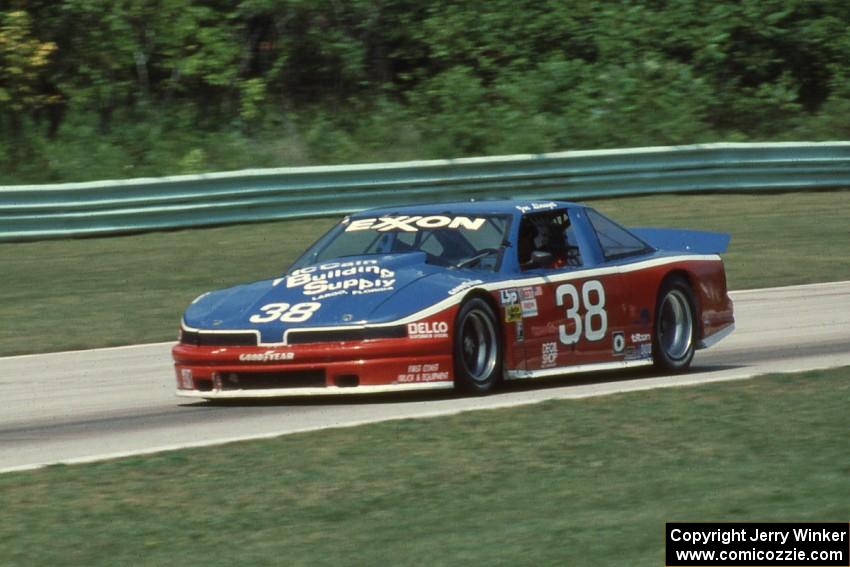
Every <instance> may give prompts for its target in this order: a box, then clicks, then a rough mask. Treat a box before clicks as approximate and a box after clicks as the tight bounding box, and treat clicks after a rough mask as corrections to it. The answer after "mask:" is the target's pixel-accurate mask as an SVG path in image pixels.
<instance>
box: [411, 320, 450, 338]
mask: <svg viewBox="0 0 850 567" xmlns="http://www.w3.org/2000/svg"><path fill="white" fill-rule="evenodd" d="M407 336H408V338H411V339H447V338H448V337H449V324H448V323H446V322H445V321H432V322H430V323H428V322H421V323H408V324H407Z"/></svg>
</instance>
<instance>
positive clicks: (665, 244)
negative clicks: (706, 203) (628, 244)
mask: <svg viewBox="0 0 850 567" xmlns="http://www.w3.org/2000/svg"><path fill="white" fill-rule="evenodd" d="M629 230H631V231H632V232H633V233H634V234H635V235H637V236H638V237H640V238H641V239H643V240H645V241H646V242H648V243H649V244H651V245H652V246H654V247H655V248H658V249H659V250H668V251H670V252H691V253H694V254H722V253H723V252H726V249H727V248H728V247H729V241H730V240H731V239H732V237H731V236H730V235H729V234H727V233H725V232H706V231H702V230H684V229H680V228H632V229H629Z"/></svg>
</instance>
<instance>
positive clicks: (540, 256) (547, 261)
mask: <svg viewBox="0 0 850 567" xmlns="http://www.w3.org/2000/svg"><path fill="white" fill-rule="evenodd" d="M554 261H555V257H554V256H552V253H551V252H545V251H543V250H535V251H534V252H532V253H531V265H532V266H538V267H543V266H550V265H552V263H553V262H554Z"/></svg>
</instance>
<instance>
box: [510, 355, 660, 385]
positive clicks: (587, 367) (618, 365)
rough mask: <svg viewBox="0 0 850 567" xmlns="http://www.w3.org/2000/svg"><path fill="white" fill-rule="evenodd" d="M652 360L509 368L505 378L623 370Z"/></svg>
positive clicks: (647, 364) (518, 378)
mask: <svg viewBox="0 0 850 567" xmlns="http://www.w3.org/2000/svg"><path fill="white" fill-rule="evenodd" d="M651 365H652V360H617V361H615V362H599V363H597V364H580V365H578V366H561V367H558V368H541V369H540V370H508V371H507V372H506V373H505V378H506V379H508V380H525V379H528V378H543V377H545V376H562V375H564V374H579V373H582V372H596V371H599V370H621V369H623V368H635V367H638V366H651Z"/></svg>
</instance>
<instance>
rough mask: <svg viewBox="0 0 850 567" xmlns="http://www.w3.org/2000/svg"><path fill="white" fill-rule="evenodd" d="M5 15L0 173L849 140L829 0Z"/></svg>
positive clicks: (98, 7)
mask: <svg viewBox="0 0 850 567" xmlns="http://www.w3.org/2000/svg"><path fill="white" fill-rule="evenodd" d="M0 22H2V26H0V106H2V111H0V116H2V122H0V134H2V136H0V140H2V141H0V149H5V150H6V151H5V152H4V153H3V154H0V173H2V175H3V177H4V178H5V180H8V182H40V181H51V180H80V179H91V178H94V177H95V176H104V177H126V176H132V175H138V174H145V175H162V174H172V173H182V172H186V171H195V170H197V168H199V167H208V168H210V169H233V168H244V167H258V166H265V165H298V164H305V163H330V162H358V161H374V160H378V161H381V160H392V159H404V158H408V157H415V158H433V157H457V156H464V155H485V154H503V153H516V152H545V151H558V150H567V149H589V148H600V147H622V146H638V145H655V144H679V143H692V142H710V141H722V140H729V141H751V140H752V141H762V140H784V139H812V140H816V139H836V138H838V139H841V138H847V137H848V135H850V122H848V118H847V116H848V112H847V110H848V107H850V86H848V85H850V76H848V75H850V72H848V70H847V61H850V4H847V3H846V2H843V1H841V0H823V1H819V2H810V1H808V0H769V1H765V0H741V1H739V0H721V1H718V2H714V3H705V2H698V1H697V0H677V1H675V2H674V1H671V0H654V1H636V0H632V1H627V2H621V1H619V0H618V1H614V0H593V1H591V2H578V1H575V0H573V1H569V2H561V1H555V0H470V1H468V2H463V3H458V2H450V1H448V0H434V1H432V2H428V3H422V2H417V1H415V0H350V1H348V2H338V1H335V0H309V1H308V0H230V1H221V0H152V1H151V0H122V1H121V2H113V1H112V0H60V1H53V0H27V1H24V0H15V1H14V2H13V5H12V6H11V7H8V8H3V9H0ZM13 136H14V137H15V138H16V143H15V144H11V145H10V144H9V143H8V140H9V139H10V138H11V137H13ZM10 148H15V155H11V152H10V151H9V149H10ZM21 156H26V157H25V159H21ZM72 161H73V163H72Z"/></svg>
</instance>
